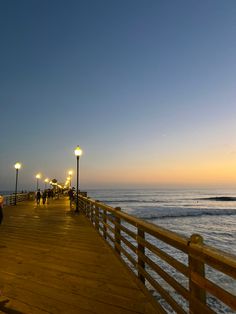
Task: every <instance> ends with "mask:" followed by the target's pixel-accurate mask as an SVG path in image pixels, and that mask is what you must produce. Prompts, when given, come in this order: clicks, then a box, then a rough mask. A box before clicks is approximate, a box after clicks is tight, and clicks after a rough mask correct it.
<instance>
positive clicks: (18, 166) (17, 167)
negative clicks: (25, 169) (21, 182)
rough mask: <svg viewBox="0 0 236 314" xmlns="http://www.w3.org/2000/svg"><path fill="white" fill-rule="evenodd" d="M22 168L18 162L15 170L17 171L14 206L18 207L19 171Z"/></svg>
mask: <svg viewBox="0 0 236 314" xmlns="http://www.w3.org/2000/svg"><path fill="white" fill-rule="evenodd" d="M20 168H21V163H19V162H17V163H15V169H16V186H15V202H14V204H15V205H16V202H17V201H16V199H17V184H18V173H19V169H20Z"/></svg>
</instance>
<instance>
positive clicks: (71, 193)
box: [68, 189, 74, 208]
mask: <svg viewBox="0 0 236 314" xmlns="http://www.w3.org/2000/svg"><path fill="white" fill-rule="evenodd" d="M68 196H69V200H70V208H71V207H72V203H73V201H74V191H73V190H72V189H69V191H68Z"/></svg>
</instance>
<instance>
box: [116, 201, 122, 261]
mask: <svg viewBox="0 0 236 314" xmlns="http://www.w3.org/2000/svg"><path fill="white" fill-rule="evenodd" d="M115 210H117V211H121V208H120V207H116V208H115ZM115 222H116V225H115V250H116V252H117V253H118V254H119V255H120V248H119V246H120V218H119V217H117V216H116V215H115Z"/></svg>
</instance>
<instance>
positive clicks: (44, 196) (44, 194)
mask: <svg viewBox="0 0 236 314" xmlns="http://www.w3.org/2000/svg"><path fill="white" fill-rule="evenodd" d="M42 199H43V204H45V203H46V199H47V190H44V191H43V195H42Z"/></svg>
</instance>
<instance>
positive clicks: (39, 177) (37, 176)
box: [35, 173, 41, 191]
mask: <svg viewBox="0 0 236 314" xmlns="http://www.w3.org/2000/svg"><path fill="white" fill-rule="evenodd" d="M35 178H36V179H37V187H36V188H37V189H36V191H38V189H39V179H41V174H40V173H37V174H36V176H35Z"/></svg>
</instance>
